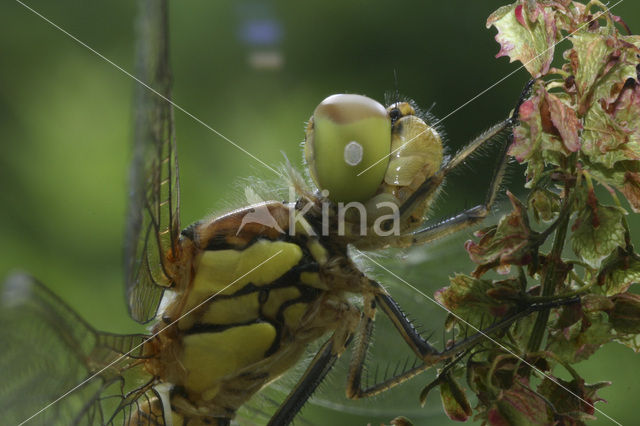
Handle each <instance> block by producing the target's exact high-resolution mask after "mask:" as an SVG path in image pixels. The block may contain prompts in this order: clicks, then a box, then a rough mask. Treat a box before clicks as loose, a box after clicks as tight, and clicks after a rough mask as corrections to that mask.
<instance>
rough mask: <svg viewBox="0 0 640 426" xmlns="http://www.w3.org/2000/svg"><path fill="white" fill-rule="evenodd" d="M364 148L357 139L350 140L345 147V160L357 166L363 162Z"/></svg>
mask: <svg viewBox="0 0 640 426" xmlns="http://www.w3.org/2000/svg"><path fill="white" fill-rule="evenodd" d="M363 152H364V149H363V148H362V145H360V144H359V143H358V142H356V141H351V142H349V143H348V144H347V145H346V146H345V147H344V162H345V163H347V164H348V165H350V166H357V165H358V164H360V163H361V162H362V154H363Z"/></svg>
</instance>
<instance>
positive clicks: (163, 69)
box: [125, 0, 180, 323]
mask: <svg viewBox="0 0 640 426" xmlns="http://www.w3.org/2000/svg"><path fill="white" fill-rule="evenodd" d="M140 4H141V8H140V13H139V15H140V17H139V20H138V45H137V65H136V69H137V70H136V73H137V76H138V78H139V79H140V80H141V81H142V82H144V84H139V85H137V87H136V95H135V134H134V138H135V140H134V152H133V162H132V167H131V172H130V183H131V191H130V195H129V212H128V217H127V230H126V236H125V280H126V288H127V301H128V305H129V312H130V314H131V316H132V317H133V319H135V320H136V321H138V322H141V323H145V322H148V321H150V320H152V319H153V318H154V317H155V314H156V311H157V309H158V305H159V303H160V300H161V299H162V294H163V292H164V289H165V288H166V287H168V286H169V285H170V284H171V282H172V280H171V273H170V271H169V264H168V259H169V257H170V253H171V252H174V253H175V250H176V243H177V241H178V237H179V234H180V218H179V205H180V200H179V197H180V193H179V180H178V161H177V156H176V146H175V137H174V129H173V109H172V107H171V103H170V102H169V99H170V97H171V76H170V71H169V58H168V33H167V5H166V1H164V0H147V1H142V2H140Z"/></svg>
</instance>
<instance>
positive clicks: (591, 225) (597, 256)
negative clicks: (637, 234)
mask: <svg viewBox="0 0 640 426" xmlns="http://www.w3.org/2000/svg"><path fill="white" fill-rule="evenodd" d="M590 195H591V196H590V199H594V200H595V196H594V195H593V193H590ZM624 214H625V211H624V210H622V209H621V208H619V207H614V206H603V205H600V204H599V203H598V202H597V200H595V201H594V202H593V203H590V204H589V205H586V206H584V207H583V208H582V209H581V210H580V211H579V212H578V217H577V219H576V221H575V224H574V225H573V231H574V232H573V235H572V236H571V243H572V244H571V247H572V248H573V252H574V253H575V254H576V255H578V256H579V257H580V258H581V259H582V260H584V261H585V262H587V263H589V264H590V265H592V266H593V267H596V268H597V267H599V265H600V262H601V261H602V259H604V258H605V257H607V256H609V255H610V254H611V252H612V251H613V250H614V249H615V248H616V247H621V246H624V245H625V238H624V235H625V230H624V226H623V224H622V217H623V215H624Z"/></svg>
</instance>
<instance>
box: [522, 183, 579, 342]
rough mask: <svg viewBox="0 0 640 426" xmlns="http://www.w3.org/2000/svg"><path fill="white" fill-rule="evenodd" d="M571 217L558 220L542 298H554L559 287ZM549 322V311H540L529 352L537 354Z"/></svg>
mask: <svg viewBox="0 0 640 426" xmlns="http://www.w3.org/2000/svg"><path fill="white" fill-rule="evenodd" d="M571 198H572V197H569V196H567V197H566V200H567V201H568V202H567V204H566V205H565V209H567V210H568V209H570V208H571ZM570 216H571V215H570V214H566V213H565V214H562V213H561V214H560V217H559V218H558V220H559V223H558V228H557V230H556V235H555V238H554V240H553V248H552V249H551V253H549V256H548V257H547V270H546V273H545V275H544V280H543V282H542V297H550V296H553V293H554V291H555V288H556V286H557V281H558V278H559V277H560V276H561V274H562V273H563V271H562V269H561V267H560V265H562V263H563V262H562V249H563V248H564V242H565V239H566V236H567V227H568V226H569V217H570ZM548 320H549V310H544V311H540V312H539V313H538V317H537V318H536V322H535V324H534V325H533V330H532V332H531V337H530V338H529V342H528V344H527V352H536V351H538V350H539V348H540V344H541V343H542V338H543V337H544V331H545V329H546V327H547V321H548Z"/></svg>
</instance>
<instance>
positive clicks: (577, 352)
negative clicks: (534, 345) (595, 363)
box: [547, 313, 614, 364]
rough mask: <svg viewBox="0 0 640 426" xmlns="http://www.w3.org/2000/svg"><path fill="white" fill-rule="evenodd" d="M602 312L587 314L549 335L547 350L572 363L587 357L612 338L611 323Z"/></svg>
mask: <svg viewBox="0 0 640 426" xmlns="http://www.w3.org/2000/svg"><path fill="white" fill-rule="evenodd" d="M605 317H606V315H605V314H604V313H599V314H596V315H589V316H588V318H587V317H585V319H583V321H581V322H578V323H575V324H573V325H572V326H570V327H567V328H566V329H564V330H562V331H561V332H558V333H554V334H552V335H551V336H550V337H549V340H548V342H547V350H548V351H549V352H553V353H554V354H555V355H556V356H557V357H558V358H560V359H561V360H563V361H565V362H567V363H569V364H574V363H576V362H579V361H583V360H585V359H587V358H589V357H590V356H591V355H593V354H594V353H595V351H596V350H598V348H600V346H602V345H603V344H605V343H608V342H610V341H611V340H612V339H613V337H614V336H613V335H612V334H611V324H609V322H608V321H607V320H606V319H605Z"/></svg>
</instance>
